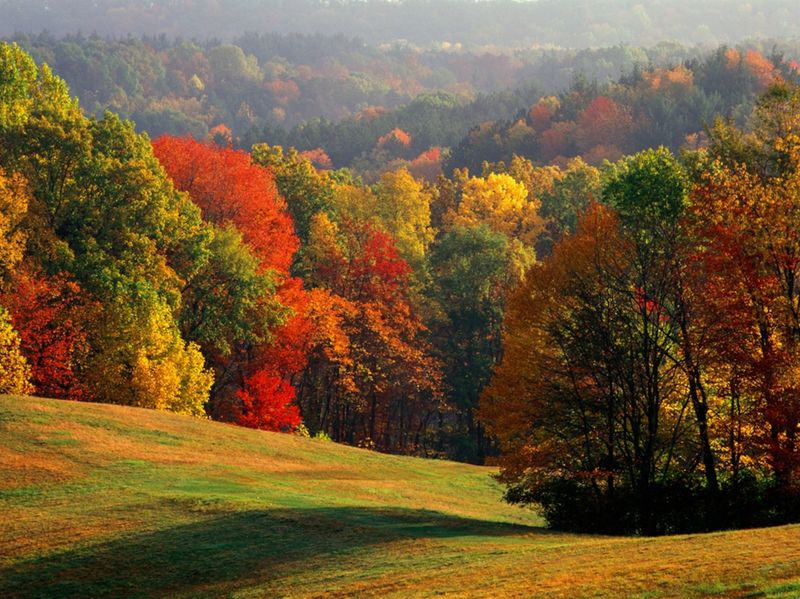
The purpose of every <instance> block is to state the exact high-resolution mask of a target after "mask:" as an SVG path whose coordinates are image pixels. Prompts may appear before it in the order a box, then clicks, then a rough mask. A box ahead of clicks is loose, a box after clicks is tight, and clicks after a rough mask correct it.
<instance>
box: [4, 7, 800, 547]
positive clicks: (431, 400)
mask: <svg viewBox="0 0 800 599" xmlns="http://www.w3.org/2000/svg"><path fill="white" fill-rule="evenodd" d="M1 4H2V3H0V5H1ZM131 4H134V3H131ZM345 4H346V3H345ZM377 4H378V7H377V8H372V10H376V11H377V10H379V9H380V10H390V8H388V5H390V4H391V3H388V5H385V4H382V3H377ZM401 4H403V3H401ZM537 4H538V3H537ZM542 4H545V3H544V2H543V3H542ZM6 5H7V6H5V7H4V8H3V9H2V10H9V11H10V10H17V11H20V12H19V14H20V15H24V14H27V13H25V10H28V9H25V8H24V6H23V4H21V3H14V2H6ZM17 5H18V6H17ZM362 9H363V10H368V9H367V8H364V7H362ZM30 10H33V9H32V8H31V9H30ZM130 10H133V8H131V9H130ZM198 10H199V9H198ZM315 10H320V11H322V10H323V9H322V8H320V7H317V9H315ZM348 10H356V9H355V8H353V7H350V8H349V9H348ZM475 10H478V9H475ZM509 10H511V9H509ZM519 10H523V9H522V8H520V9H519ZM526 10H527V9H526ZM530 10H533V8H531V9H530ZM9 14H10V13H9ZM132 14H133V15H134V17H132V18H133V20H134V22H137V23H139V22H141V23H142V24H143V25H142V27H143V28H144V26H145V24H146V22H147V21H146V19H145V17H144V16H141V17H138V16H136V15H137V14H138V13H135V12H133V13H132ZM287 14H288V13H287ZM313 14H314V15H316V14H317V13H313ZM320 14H322V13H320ZM20 18H22V17H20ZM104 18H105V17H104ZM287 18H289V17H287ZM314 18H316V17H314ZM320 18H322V17H320ZM465 18H466V17H465ZM137 19H140V20H137ZM20 22H22V21H20ZM103 23H104V21H103V20H102V19H101V18H100V16H98V21H97V23H96V25H95V26H96V28H99V29H100V30H101V31H102V27H103ZM231 26H232V25H231ZM666 26H667V25H665V27H666ZM465 27H466V25H465ZM470 31H472V30H470ZM592 31H594V30H592ZM601 31H606V30H605V29H603V28H601V27H599V26H598V27H597V28H596V32H597V35H600V33H599V32H601ZM6 33H7V37H6V38H5V41H2V42H0V393H3V394H11V395H36V396H40V397H46V398H56V399H63V400H77V401H80V402H95V403H104V404H119V405H124V406H131V407H138V408H150V409H155V410H161V411H167V412H174V413H178V414H184V415H190V416H194V417H197V418H198V419H211V420H215V421H221V422H225V423H229V424H233V425H239V426H241V427H248V428H251V429H261V430H266V431H275V432H280V433H284V434H287V435H294V436H299V437H306V438H313V439H318V440H327V441H334V442H336V443H341V444H346V445H349V446H354V447H358V448H363V449H367V450H372V451H374V452H380V453H384V454H402V455H410V456H418V457H424V458H432V459H433V458H435V459H439V460H454V461H458V462H466V463H471V464H480V465H484V464H485V465H489V466H493V467H497V468H499V470H498V471H497V472H498V473H497V474H496V478H497V479H498V480H499V481H500V483H502V485H503V488H504V492H505V499H506V500H507V501H508V502H511V503H517V504H522V505H525V506H534V507H535V508H536V509H538V510H540V512H541V513H542V515H543V516H544V518H545V520H546V521H547V523H548V524H549V525H550V526H551V527H554V528H556V529H559V530H567V531H575V532H583V533H585V532H590V533H600V534H641V535H662V534H674V533H685V532H704V531H711V530H720V529H729V528H747V527H756V526H768V525H779V524H786V523H791V522H797V521H798V520H799V519H800V62H798V61H799V60H800V43H798V42H797V41H796V39H797V38H794V41H793V40H792V38H790V37H786V38H780V39H778V38H776V39H775V40H769V41H758V40H754V39H747V40H744V39H738V40H736V43H731V44H713V45H709V44H708V43H707V42H708V40H707V39H702V40H698V39H694V38H692V37H691V36H688V34H687V37H686V39H683V40H682V41H681V42H661V43H659V44H655V45H652V44H651V45H646V44H644V43H643V42H641V40H635V41H636V42H638V43H640V45H638V46H634V45H627V44H617V45H611V44H609V45H607V46H605V47H601V46H596V45H595V46H592V45H591V44H587V45H586V46H585V47H584V48H583V49H580V48H577V44H576V45H575V47H566V46H565V47H561V46H555V45H550V46H538V47H533V48H528V49H525V48H524V47H523V46H524V44H523V41H521V40H522V39H523V38H519V39H517V40H515V41H514V44H515V45H514V47H512V46H511V45H509V46H506V47H500V46H499V45H498V44H493V45H490V44H488V43H483V41H484V40H481V39H480V38H479V37H478V38H475V40H472V41H471V42H470V43H467V44H465V45H464V46H462V45H460V44H459V45H458V47H456V46H455V45H453V44H450V43H447V44H445V45H442V44H439V45H435V46H434V45H433V44H432V43H430V41H429V40H417V42H416V45H415V44H414V43H411V42H409V41H408V40H404V41H403V43H399V42H398V43H394V44H387V43H383V44H380V43H377V42H374V40H371V41H370V43H365V42H363V41H361V39H355V38H351V37H347V36H346V35H342V34H339V35H322V34H318V33H316V34H309V33H305V32H303V33H289V34H283V33H277V32H261V33H246V34H245V33H243V32H242V33H240V34H238V35H237V36H228V37H227V39H213V38H212V37H211V36H210V35H209V36H208V37H207V39H206V41H198V39H197V38H193V39H191V40H189V39H186V38H182V37H180V34H181V33H182V32H181V31H177V32H169V34H163V33H161V34H160V35H155V33H156V32H153V33H154V35H147V32H146V31H144V32H140V31H135V32H134V33H135V35H130V34H129V35H127V37H121V36H120V35H119V32H116V31H110V32H109V33H108V34H105V35H104V34H98V33H93V34H91V35H85V34H82V33H77V32H72V33H57V34H54V33H48V32H44V33H41V32H36V33H13V32H6ZM188 33H189V34H193V33H196V32H193V31H188ZM778 33H780V32H778ZM387 35H388V34H387ZM431 35H434V34H433V33H432V34H431ZM475 35H476V36H477V33H476V34H475ZM520 35H521V34H520ZM476 40H477V41H476ZM701 42H704V43H705V45H700V44H701ZM509 44H510V42H509ZM576 48H577V49H576Z"/></svg>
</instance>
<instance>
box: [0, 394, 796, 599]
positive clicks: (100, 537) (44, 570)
mask: <svg viewBox="0 0 800 599" xmlns="http://www.w3.org/2000/svg"><path fill="white" fill-rule="evenodd" d="M492 472H493V471H492V469H490V468H483V467H474V466H468V465H464V464H456V463H452V462H446V461H433V460H423V459H418V458H408V457H395V456H387V455H382V454H378V453H374V452H369V451H365V450H361V449H355V448H350V447H345V446H340V445H336V444H334V443H330V442H325V441H321V440H313V439H304V438H299V437H296V436H292V435H281V434H275V433H267V432H260V431H254V430H249V429H242V428H238V427H233V426H228V425H225V424H220V423H214V422H206V421H201V420H197V419H193V418H190V417H183V416H176V415H173V414H168V413H161V412H155V411H149V410H143V409H135V408H126V407H120V406H112V405H97V404H86V403H73V402H65V401H53V400H45V399H35V398H22V397H10V396H3V397H0V518H1V519H2V520H1V521H2V526H0V597H4V598H13V597H96V596H109V597H123V596H134V597H136V596H141V597H148V596H162V597H265V596H297V597H313V596H322V595H325V596H334V597H335V596H375V595H380V596H388V597H390V596H398V597H400V596H428V595H448V596H485V597H503V596H528V597H535V596H542V597H796V596H800V526H788V527H781V528H772V529H761V530H743V531H736V532H723V533H716V534H709V535H688V536H678V537H667V538H614V537H593V536H580V535H572V534H562V533H558V532H553V531H549V530H547V529H545V528H543V527H542V522H541V520H540V518H539V517H538V516H537V515H536V514H535V513H534V512H533V511H531V510H526V509H521V508H518V507H514V506H510V505H507V504H505V503H504V502H503V501H502V491H501V488H500V486H499V485H498V484H496V483H495V482H494V481H493V480H492V479H491V477H490V475H491V474H492Z"/></svg>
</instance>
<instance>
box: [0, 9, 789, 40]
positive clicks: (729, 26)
mask: <svg viewBox="0 0 800 599" xmlns="http://www.w3.org/2000/svg"><path fill="white" fill-rule="evenodd" d="M796 9H797V2H796V1H795V0H750V1H745V0H704V1H703V2H696V1H692V0H670V1H668V2H667V1H663V0H642V1H640V2H636V0H538V1H530V2H516V1H513V0H486V1H483V2H475V1H473V0H400V1H397V0H392V1H390V0H371V1H369V2H363V1H350V0H333V1H331V0H292V1H291V2H289V1H286V0H216V1H209V0H182V1H178V0H153V1H144V0H69V1H52V0H0V15H2V19H0V35H11V34H13V33H14V32H17V31H24V32H38V31H42V30H44V29H46V30H48V31H50V32H52V33H56V34H63V33H75V32H78V31H82V32H83V33H87V34H89V33H92V32H97V33H100V34H107V35H117V36H124V35H128V34H148V35H161V34H165V35H168V36H182V37H185V38H192V37H197V38H221V39H232V38H234V37H236V36H238V35H241V34H242V33H243V32H245V31H257V32H281V33H288V32H298V33H325V34H336V33H342V34H345V35H348V36H358V37H360V38H362V39H364V40H366V41H368V42H373V43H383V42H393V41H396V40H406V41H408V42H411V43H414V44H422V45H427V44H441V43H447V44H464V45H504V46H508V45H515V46H521V45H528V46H530V45H548V44H553V45H557V46H566V47H580V48H584V47H592V46H608V45H614V44H619V43H629V44H635V45H645V46H649V45H653V44H655V43H657V42H658V41H661V40H676V41H680V42H683V43H689V44H696V43H701V44H711V45H717V44H720V43H735V42H739V41H742V40H745V39H748V38H765V37H796V36H797V35H798V34H800V21H798V20H797V19H796V18H795V17H796Z"/></svg>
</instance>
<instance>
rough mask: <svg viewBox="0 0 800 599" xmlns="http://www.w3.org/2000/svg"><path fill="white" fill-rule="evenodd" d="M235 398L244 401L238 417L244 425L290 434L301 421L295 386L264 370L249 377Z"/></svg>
mask: <svg viewBox="0 0 800 599" xmlns="http://www.w3.org/2000/svg"><path fill="white" fill-rule="evenodd" d="M236 395H237V397H238V398H239V399H240V400H241V402H242V407H241V408H240V413H239V414H238V418H237V422H238V423H239V424H241V425H242V426H248V427H250V428H259V429H263V430H269V431H283V432H287V431H291V430H294V429H295V428H296V427H297V426H298V425H299V424H300V423H301V422H302V419H301V418H300V411H299V410H298V408H297V406H295V405H293V403H292V402H293V401H294V397H295V392H294V387H292V385H291V384H290V383H289V382H288V381H286V380H285V379H282V378H280V377H277V376H274V375H272V374H270V373H268V372H267V371H265V370H259V371H258V372H256V373H255V374H254V375H252V376H251V377H250V378H248V379H247V381H246V382H245V386H244V389H242V390H240V391H239V392H238V393H237V394H236Z"/></svg>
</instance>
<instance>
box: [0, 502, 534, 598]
mask: <svg viewBox="0 0 800 599" xmlns="http://www.w3.org/2000/svg"><path fill="white" fill-rule="evenodd" d="M532 532H537V533H542V532H546V531H543V530H542V529H538V528H530V527H525V526H519V525H512V524H503V523H497V522H489V521H483V520H472V519H467V518H459V517H455V516H451V515H447V514H442V513H440V512H434V511H427V510H410V509H397V508H389V509H377V508H367V507H336V508H309V509H274V510H256V511H245V512H236V513H231V514H224V515H221V516H220V515H215V516H213V517H210V518H205V519H203V520H201V521H198V522H193V523H191V524H185V525H180V526H176V527H173V528H168V529H164V530H159V531H156V532H150V533H146V534H144V533H143V534H139V535H127V536H125V537H122V538H119V539H116V540H114V541H110V542H107V543H101V544H98V545H92V546H85V547H77V548H73V549H70V550H67V551H65V552H62V553H58V554H55V555H49V556H47V557H44V558H38V559H34V560H30V561H27V562H22V563H20V564H18V565H16V566H13V567H10V568H6V569H0V596H2V597H97V596H113V597H121V596H150V595H170V594H176V593H182V594H184V593H185V594H190V595H193V594H198V593H201V592H202V590H203V587H205V588H206V589H208V588H209V587H211V586H215V585H221V586H222V587H224V588H225V591H227V592H230V591H232V590H235V589H236V588H241V586H243V585H244V584H246V583H247V581H248V580H256V579H257V580H259V581H260V582H262V583H263V582H267V581H269V579H270V573H271V572H273V571H274V570H275V569H276V568H278V567H281V568H282V569H283V570H284V571H286V570H288V571H293V570H295V569H296V570H298V571H301V570H308V571H309V572H313V568H314V565H315V561H319V560H321V559H325V558H327V557H335V556H337V554H344V553H346V552H347V551H350V550H353V549H357V548H360V547H367V546H370V545H378V544H381V543H388V542H391V541H397V540H402V539H432V538H433V539H436V538H452V537H462V536H488V537H497V536H513V535H523V534H530V533H532ZM217 588H219V587H217ZM193 590H194V591H193Z"/></svg>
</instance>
